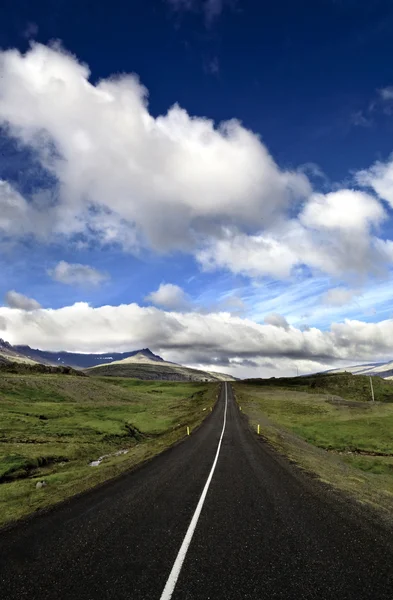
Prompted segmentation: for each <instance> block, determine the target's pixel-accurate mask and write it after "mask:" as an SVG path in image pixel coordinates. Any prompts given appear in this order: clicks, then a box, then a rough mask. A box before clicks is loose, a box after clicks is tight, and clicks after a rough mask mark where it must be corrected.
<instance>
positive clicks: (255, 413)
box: [234, 375, 393, 511]
mask: <svg viewBox="0 0 393 600" xmlns="http://www.w3.org/2000/svg"><path fill="white" fill-rule="evenodd" d="M329 377H332V376H329ZM352 377H353V380H354V381H352V380H351V379H350V378H348V379H349V381H350V382H351V385H347V386H346V385H341V388H340V382H341V383H342V382H343V381H344V384H345V381H346V380H345V378H344V379H343V378H342V377H341V375H336V376H334V378H335V380H334V379H330V381H329V385H328V389H327V390H326V389H325V388H324V386H323V385H322V383H323V382H321V381H320V382H319V383H320V384H321V385H317V386H315V387H311V384H310V383H308V382H306V381H303V385H301V383H302V382H300V384H299V382H298V383H297V384H296V387H295V386H294V385H293V384H292V383H291V381H289V385H288V388H286V387H284V385H285V380H281V382H280V385H279V384H278V383H277V381H278V380H276V382H275V383H274V384H273V385H270V386H269V385H267V384H266V382H267V381H268V380H265V381H264V383H263V384H261V383H260V382H258V383H257V382H256V381H254V382H248V383H237V384H236V385H235V386H234V387H235V392H236V396H237V401H238V403H239V404H240V405H241V406H242V410H243V411H244V412H245V413H246V414H247V415H248V416H249V418H250V422H251V425H252V426H253V427H254V428H255V429H256V427H257V425H258V423H259V424H260V426H261V435H262V436H263V437H264V438H265V439H267V440H268V441H269V442H270V443H271V444H272V445H273V446H275V447H276V448H277V449H278V450H279V451H280V452H282V453H284V454H286V455H287V456H289V458H290V459H292V460H293V461H295V462H296V463H297V464H299V465H300V466H301V467H303V468H304V469H306V470H308V471H310V472H314V473H316V474H317V475H318V476H319V477H320V479H322V480H323V481H325V482H329V483H331V484H333V485H335V486H336V487H338V488H340V489H343V490H344V491H346V492H349V493H351V494H353V495H355V496H356V497H357V498H358V500H360V501H363V502H368V503H371V504H374V505H377V506H379V507H380V508H383V509H387V510H389V511H393V436H392V431H393V403H391V402H389V401H387V399H390V395H389V392H390V390H389V387H392V389H393V385H392V384H391V383H388V382H384V381H382V380H381V381H380V382H379V381H377V384H379V383H381V384H382V385H381V386H380V387H381V388H383V391H384V392H385V394H384V396H383V398H384V400H385V401H384V402H374V403H373V402H365V401H364V400H363V399H362V398H363V396H362V394H361V393H360V394H359V395H356V392H355V387H356V386H359V389H360V391H362V388H363V384H362V381H361V380H360V381H359V382H358V381H357V379H358V376H356V377H355V376H352ZM340 378H341V379H340ZM299 379H304V380H305V379H306V378H299ZM374 379H375V380H378V378H374ZM332 384H333V385H332ZM307 386H310V387H309V388H307ZM387 386H389V387H387ZM376 387H377V388H378V385H377V386H376ZM332 389H334V392H335V394H334V395H332V393H331V391H332ZM339 392H341V395H338V393H339ZM381 396H382V394H381ZM356 397H357V398H359V397H360V398H361V399H360V400H355V399H354V398H356Z"/></svg>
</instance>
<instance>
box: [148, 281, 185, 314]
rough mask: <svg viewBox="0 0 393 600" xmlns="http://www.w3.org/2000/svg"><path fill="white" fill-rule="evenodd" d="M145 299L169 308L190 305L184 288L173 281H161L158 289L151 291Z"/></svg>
mask: <svg viewBox="0 0 393 600" xmlns="http://www.w3.org/2000/svg"><path fill="white" fill-rule="evenodd" d="M145 300H147V301H148V302H151V303H152V304H156V305H157V306H163V307H164V308H169V309H182V308H187V307H188V306H189V300H188V298H187V295H186V293H185V292H184V290H183V289H182V288H181V287H179V286H178V285H174V284H173V283H161V285H160V287H159V288H158V290H155V291H154V292H151V293H150V294H149V295H148V296H146V298H145Z"/></svg>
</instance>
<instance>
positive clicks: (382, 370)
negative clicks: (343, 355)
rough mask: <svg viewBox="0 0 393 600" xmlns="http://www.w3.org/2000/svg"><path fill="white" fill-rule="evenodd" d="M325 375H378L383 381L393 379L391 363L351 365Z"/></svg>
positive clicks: (332, 370)
mask: <svg viewBox="0 0 393 600" xmlns="http://www.w3.org/2000/svg"><path fill="white" fill-rule="evenodd" d="M326 372H327V373H345V372H347V373H352V375H369V376H371V375H378V376H379V377H382V378H383V379H393V361H388V362H386V363H368V364H366V365H353V366H351V367H345V368H344V369H331V370H330V371H326Z"/></svg>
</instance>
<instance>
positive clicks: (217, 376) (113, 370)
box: [86, 351, 235, 381]
mask: <svg viewBox="0 0 393 600" xmlns="http://www.w3.org/2000/svg"><path fill="white" fill-rule="evenodd" d="M154 356H155V355H154V354H153V357H154ZM157 358H159V360H157ZM86 373H88V374H89V375H96V376H100V377H102V376H105V377H134V378H136V379H147V380H149V379H159V380H167V381H235V378H234V377H231V375H226V374H224V373H214V372H211V371H200V370H199V369H191V368H189V367H183V366H182V365H178V364H176V363H171V362H166V361H164V360H163V359H162V358H160V357H155V358H152V357H151V356H147V355H146V354H145V353H144V352H143V351H142V352H137V353H136V354H134V355H133V356H130V357H127V358H124V359H123V360H117V361H112V362H111V363H107V364H104V365H99V366H95V367H92V368H90V369H87V370H86Z"/></svg>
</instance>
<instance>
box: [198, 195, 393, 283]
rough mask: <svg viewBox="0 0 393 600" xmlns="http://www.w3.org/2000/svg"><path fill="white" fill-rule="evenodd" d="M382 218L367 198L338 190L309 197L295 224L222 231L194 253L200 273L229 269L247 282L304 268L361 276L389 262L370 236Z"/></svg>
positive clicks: (384, 250) (383, 248) (388, 256)
mask: <svg viewBox="0 0 393 600" xmlns="http://www.w3.org/2000/svg"><path fill="white" fill-rule="evenodd" d="M385 218H387V215H386V213H385V211H384V209H383V207H382V206H381V204H380V203H379V202H378V201H377V200H376V199H375V198H374V197H373V196H370V195H369V194H365V193H364V192H361V191H355V190H345V189H343V190H339V191H337V192H331V193H328V194H312V195H311V196H310V198H309V199H308V200H307V201H306V202H305V203H304V207H303V210H302V211H301V212H300V214H299V216H298V218H297V219H291V220H285V219H284V220H282V221H281V222H278V223H276V224H274V226H271V227H270V230H269V231H266V232H261V233H257V234H254V235H250V234H245V233H239V232H236V231H234V230H233V229H232V230H230V229H227V230H226V232H225V235H223V236H222V237H221V238H220V239H218V240H211V241H209V242H207V243H206V245H205V247H204V248H203V249H201V250H200V251H199V252H198V254H197V257H198V260H199V262H200V264H201V265H202V267H203V268H204V269H205V270H213V269H217V268H225V269H229V270H231V271H232V272H234V273H243V274H247V275H250V276H252V277H257V276H262V275H267V276H272V277H277V278H286V277H289V276H290V275H291V274H292V273H293V272H294V271H295V270H296V269H298V268H300V267H302V265H307V266H308V267H309V268H311V269H313V270H314V271H316V272H323V273H327V274H329V275H333V276H335V277H341V278H346V277H348V276H354V275H355V276H365V275H367V274H369V273H376V272H379V271H380V269H381V268H382V266H383V265H388V264H390V263H391V262H392V255H391V254H390V249H389V247H388V246H387V245H386V243H384V242H382V241H381V240H379V239H378V238H377V237H376V235H375V233H374V232H375V231H376V230H377V229H378V227H379V225H380V224H381V222H383V220H384V219H385Z"/></svg>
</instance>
